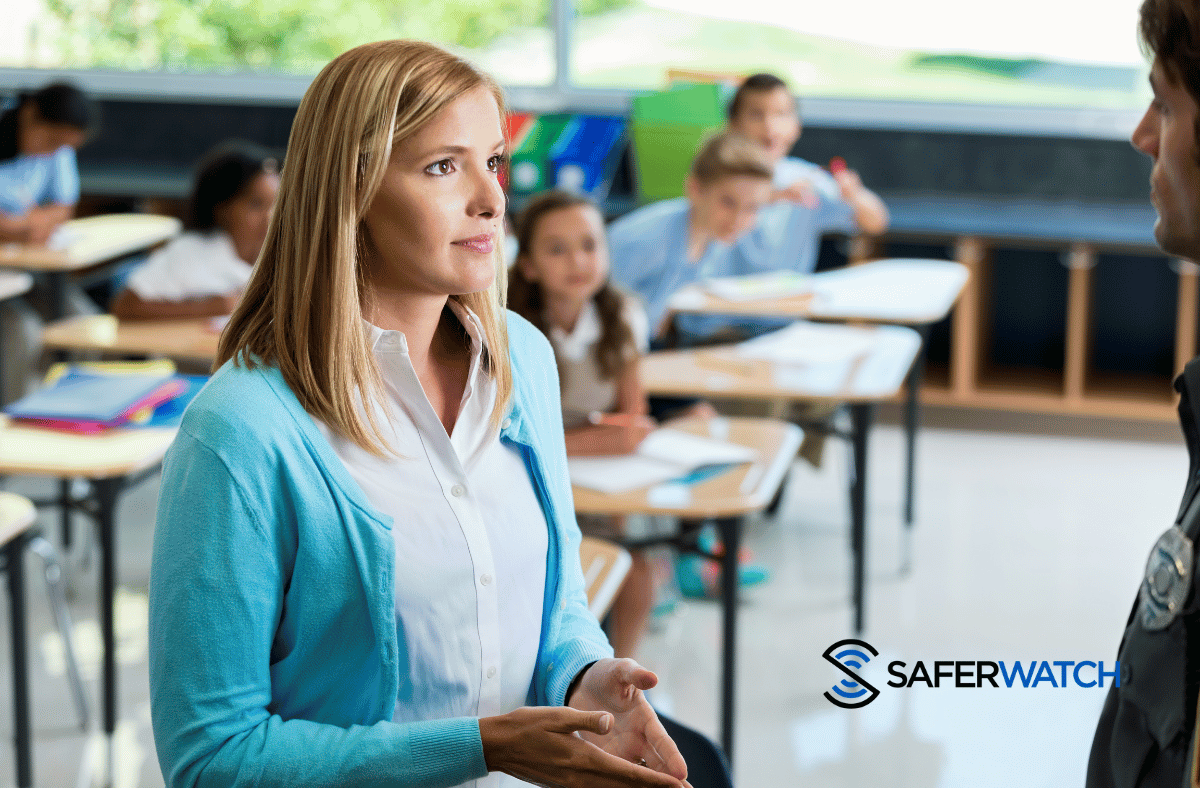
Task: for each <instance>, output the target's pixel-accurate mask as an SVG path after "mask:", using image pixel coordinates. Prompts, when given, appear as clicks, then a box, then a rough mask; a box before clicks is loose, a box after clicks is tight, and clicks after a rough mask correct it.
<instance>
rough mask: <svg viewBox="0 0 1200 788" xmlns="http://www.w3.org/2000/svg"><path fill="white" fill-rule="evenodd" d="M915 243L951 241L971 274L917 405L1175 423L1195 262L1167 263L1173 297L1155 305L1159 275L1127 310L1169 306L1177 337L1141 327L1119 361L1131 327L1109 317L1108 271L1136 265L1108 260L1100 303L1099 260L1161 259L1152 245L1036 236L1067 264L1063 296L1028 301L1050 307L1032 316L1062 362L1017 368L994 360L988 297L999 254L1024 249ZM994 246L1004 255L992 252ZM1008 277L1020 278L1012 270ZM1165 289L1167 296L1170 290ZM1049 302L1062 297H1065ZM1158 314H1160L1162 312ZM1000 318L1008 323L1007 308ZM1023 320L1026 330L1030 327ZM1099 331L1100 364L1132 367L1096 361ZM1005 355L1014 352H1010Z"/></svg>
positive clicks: (1002, 243) (1198, 302) (966, 239)
mask: <svg viewBox="0 0 1200 788" xmlns="http://www.w3.org/2000/svg"><path fill="white" fill-rule="evenodd" d="M904 237H905V239H906V240H908V239H911V238H912V237H913V234H912V233H906V234H905V236H904ZM922 240H925V241H926V242H928V243H931V244H936V243H944V244H948V245H949V248H951V249H952V250H953V256H954V258H955V259H956V260H957V261H958V262H960V263H962V264H963V265H965V266H967V268H968V270H969V271H970V280H969V281H968V283H967V286H966V287H965V288H964V290H963V294H962V297H961V298H960V300H959V302H958V305H957V306H956V307H955V309H954V312H953V313H952V315H951V319H950V320H951V328H950V352H949V359H948V361H947V360H943V359H938V360H937V361H936V362H931V363H930V364H929V367H928V369H927V371H926V377H925V384H924V386H923V387H922V392H921V398H922V401H923V402H926V403H928V404H930V405H935V406H943V407H953V408H970V409H981V410H998V411H1012V412H1020V413H1044V414H1060V415H1078V416H1087V417H1095V418H1113V419H1126V420H1137V421H1147V422H1174V421H1175V420H1176V419H1177V414H1176V396H1175V393H1174V390H1173V388H1172V385H1171V384H1172V378H1173V376H1174V374H1176V373H1178V372H1179V371H1180V370H1182V368H1183V365H1184V364H1185V363H1187V361H1189V360H1190V359H1192V358H1193V357H1194V356H1195V355H1196V352H1197V333H1198V332H1197V328H1198V326H1200V294H1198V290H1200V286H1198V279H1197V272H1198V271H1200V268H1198V267H1197V266H1196V265H1194V264H1192V263H1190V262H1187V261H1182V260H1175V261H1170V263H1171V266H1172V268H1173V269H1174V271H1175V274H1177V275H1176V276H1175V279H1176V286H1177V291H1176V292H1175V293H1174V299H1175V300H1174V303H1171V302H1169V301H1168V302H1167V303H1166V304H1165V305H1163V304H1160V303H1159V301H1162V300H1163V297H1164V296H1163V290H1164V284H1163V281H1164V280H1162V279H1161V274H1160V275H1159V276H1160V280H1159V284H1158V285H1157V289H1156V290H1153V289H1152V290H1151V291H1150V292H1151V293H1152V295H1150V296H1143V297H1142V298H1141V301H1140V302H1136V301H1133V300H1131V302H1130V304H1129V307H1128V308H1129V309H1130V310H1133V311H1135V312H1138V311H1139V310H1140V312H1139V313H1140V314H1145V313H1146V312H1145V310H1148V309H1163V310H1166V313H1167V314H1170V313H1171V312H1173V313H1174V314H1173V316H1172V318H1171V320H1173V323H1174V332H1173V333H1174V335H1173V336H1164V337H1163V342H1164V346H1163V347H1161V348H1156V347H1154V345H1153V335H1152V334H1151V335H1146V334H1145V332H1142V335H1140V336H1136V337H1131V339H1135V340H1136V342H1134V343H1133V347H1134V349H1133V350H1131V351H1130V353H1131V354H1132V355H1129V356H1128V357H1127V358H1126V359H1122V358H1120V357H1117V358H1115V359H1114V357H1113V354H1112V352H1111V348H1112V345H1111V342H1112V338H1113V337H1115V336H1116V337H1119V336H1122V335H1123V332H1125V331H1128V329H1127V328H1122V325H1125V326H1129V325H1130V323H1129V320H1130V315H1129V314H1122V315H1119V316H1117V317H1116V318H1114V314H1113V312H1112V304H1113V303H1114V298H1113V297H1112V288H1113V287H1114V279H1113V276H1116V277H1122V276H1129V275H1134V274H1135V273H1137V272H1138V270H1139V269H1138V268H1137V267H1136V266H1133V265H1130V264H1129V263H1128V261H1119V260H1118V261H1116V263H1115V265H1116V266H1117V267H1116V269H1115V270H1116V273H1115V274H1114V273H1113V271H1114V269H1104V270H1103V271H1102V272H1101V275H1102V276H1104V277H1107V279H1104V280H1102V286H1103V287H1105V288H1106V290H1105V291H1104V294H1105V296H1106V298H1102V299H1100V302H1099V305H1097V298H1096V293H1097V288H1096V268H1097V265H1102V266H1103V265H1111V264H1114V262H1113V258H1112V257H1111V254H1112V253H1113V252H1114V250H1116V251H1117V252H1118V253H1119V254H1129V253H1133V254H1135V255H1144V256H1146V257H1148V258H1151V257H1153V258H1159V259H1162V258H1164V257H1165V256H1164V255H1163V254H1162V253H1161V252H1160V251H1158V250H1157V249H1155V248H1154V247H1153V246H1149V245H1147V246H1145V247H1139V248H1137V249H1131V248H1130V246H1129V244H1128V243H1123V244H1115V245H1114V244H1109V243H1107V242H1101V243H1083V242H1079V241H1077V240H1074V239H1063V240H1061V241H1059V242H1054V241H1052V240H1048V239H1038V241H1037V243H1036V244H1032V243H1031V244H1030V246H1029V251H1030V252H1031V253H1035V254H1038V255H1040V256H1042V257H1043V258H1044V257H1045V256H1046V255H1045V253H1046V250H1047V249H1051V250H1056V251H1057V252H1058V254H1059V259H1060V260H1061V262H1062V265H1063V266H1064V267H1065V268H1066V269H1067V270H1066V272H1065V273H1066V287H1065V292H1064V291H1063V290H1062V289H1061V285H1059V286H1056V287H1055V288H1054V291H1053V292H1054V298H1053V299H1051V301H1053V303H1049V302H1047V291H1045V290H1039V289H1034V290H1032V291H1031V292H1030V298H1031V300H1036V301H1038V302H1041V303H1042V304H1043V306H1044V307H1045V309H1047V310H1053V312H1039V313H1038V314H1037V315H1036V316H1035V317H1036V318H1037V319H1036V320H1035V324H1036V325H1040V326H1042V327H1043V328H1042V330H1044V331H1047V332H1048V333H1047V336H1046V341H1047V342H1061V343H1062V348H1063V353H1062V362H1061V367H1050V368H1047V367H1046V366H1045V365H1046V359H1045V358H1041V357H1038V358H1031V359H1030V362H1031V365H1030V366H1029V367H1018V366H1015V365H1012V364H1011V363H1010V364H1007V365H1005V364H1001V363H997V362H998V358H997V357H998V356H999V357H1000V358H1006V356H1005V355H1004V354H997V353H996V352H994V348H995V346H996V343H997V342H1000V341H1003V339H1004V338H1003V337H1002V336H998V335H997V334H996V332H995V329H996V328H997V322H996V320H997V316H996V315H995V314H994V313H995V311H996V310H995V308H994V307H995V306H996V305H995V304H993V303H992V301H993V298H994V297H996V295H997V288H996V286H995V283H996V282H997V277H1003V276H1005V275H1006V273H1005V270H1004V269H1005V260H1007V259H1011V258H1012V256H1013V253H1014V252H1016V253H1018V254H1019V253H1020V250H1021V249H1023V248H1025V247H1024V245H1022V244H1021V243H1019V242H1014V240H1013V239H1011V238H1006V239H999V240H996V241H992V240H990V239H987V238H981V237H973V236H959V237H956V238H946V237H945V236H941V237H937V236H925V237H924V238H923V239H922ZM886 243H887V239H884V240H883V241H876V242H875V243H874V244H873V245H871V246H870V247H869V249H867V250H865V251H866V255H864V256H882V254H883V250H884V249H885V247H886ZM993 250H1003V252H1002V253H1000V254H993ZM1151 262H1152V261H1151ZM1122 267H1123V268H1122ZM1160 270H1161V269H1160ZM1126 271H1128V272H1130V273H1128V274H1127V273H1125V272H1126ZM1012 275H1015V276H1019V275H1020V273H1019V270H1018V271H1017V272H1014V273H1013V274H1012ZM1058 281H1062V280H1061V279H1058ZM1166 281H1169V280H1166ZM1030 287H1031V288H1037V287H1038V285H1037V283H1031V284H1030ZM1136 289H1137V288H1131V290H1136ZM1014 290H1019V288H1014V287H1013V286H1012V283H1011V281H1010V282H1008V283H1006V287H1005V290H1004V291H1005V292H1007V293H1009V295H1008V296H1005V298H1006V299H1008V298H1011V297H1012V296H1011V293H1012V292H1013V291H1014ZM1166 293H1167V295H1168V297H1169V296H1170V290H1169V288H1168V289H1167V290H1166ZM1055 299H1064V300H1065V302H1064V301H1057V300H1055ZM1118 303H1119V301H1118ZM1005 304H1006V305H1011V301H1008V300H1006V301H1005ZM1106 310H1107V311H1106ZM1157 314H1159V315H1162V314H1163V312H1161V311H1160V312H1158V313H1157ZM1006 319H1007V320H1008V322H1009V323H1011V322H1012V316H1011V314H1010V315H1008V316H1007V317H1006ZM1106 320H1107V321H1108V322H1105V321H1106ZM1058 321H1063V322H1058ZM1163 322H1168V325H1169V324H1170V322H1169V321H1162V320H1160V321H1159V328H1158V329H1156V331H1162V324H1163ZM1022 325H1023V327H1028V326H1029V325H1030V324H1029V323H1025V324H1022ZM1047 327H1048V328H1047ZM1001 329H1002V326H1001ZM1036 330H1037V329H1036V328H1035V329H1034V331H1035V332H1036ZM1098 335H1099V336H1100V337H1101V338H1102V339H1103V340H1104V341H1107V342H1108V343H1109V344H1108V345H1106V346H1104V349H1105V351H1106V352H1105V353H1104V354H1103V355H1105V356H1106V359H1100V360H1099V365H1100V366H1102V367H1103V366H1111V367H1128V369H1130V370H1132V371H1128V372H1125V371H1120V372H1118V371H1113V370H1110V369H1103V368H1099V367H1098V366H1097V360H1096V359H1094V358H1093V356H1094V355H1098V354H1097V353H1096V352H1095V349H1096V348H1097V347H1098V346H1097V344H1096V341H1097V336H1098ZM1027 338H1028V337H1026V339H1027ZM1034 339H1035V340H1036V339H1037V337H1036V336H1035V337H1034ZM1147 348H1149V350H1151V351H1153V353H1154V354H1155V357H1156V358H1158V359H1160V360H1159V361H1153V360H1150V359H1149V357H1148V356H1146V355H1145V354H1146V352H1147ZM1007 355H1008V356H1013V354H1012V353H1009V354H1007ZM1018 355H1019V354H1018ZM1043 355H1044V354H1043ZM1164 355H1166V356H1167V357H1168V358H1172V359H1173V360H1174V370H1173V372H1172V373H1171V374H1167V370H1165V369H1163V370H1162V371H1161V372H1160V371H1159V368H1160V367H1162V366H1163V364H1162V363H1161V359H1162V357H1163V356H1164ZM1015 358H1016V357H1015V356H1014V360H1015ZM1127 361H1128V363H1126V362H1127ZM1018 363H1019V362H1018Z"/></svg>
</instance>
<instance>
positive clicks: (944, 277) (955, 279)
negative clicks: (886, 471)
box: [668, 259, 968, 527]
mask: <svg viewBox="0 0 1200 788" xmlns="http://www.w3.org/2000/svg"><path fill="white" fill-rule="evenodd" d="M967 278H968V270H967V267H966V266H964V265H962V264H960V263H955V262H951V261H950V260H924V259H892V260H876V261H874V262H870V263H863V264H861V265H853V266H849V267H847V268H839V269H836V270H832V271H823V272H821V273H819V274H814V275H813V276H812V277H810V278H809V280H808V282H809V284H808V285H806V286H807V288H808V289H807V290H806V292H803V293H799V294H796V295H791V296H785V297H764V298H754V299H748V300H734V299H730V298H723V297H721V296H719V295H716V294H714V293H712V292H709V291H708V290H707V289H705V287H704V285H703V284H695V285H691V286H689V287H686V288H684V289H683V290H680V291H679V292H678V293H676V294H675V295H674V296H673V297H672V298H671V301H670V303H669V304H668V307H669V308H670V309H671V310H672V311H675V312H693V313H698V314H706V315H730V316H740V317H776V318H779V317H782V318H795V319H808V320H822V321H831V322H832V321H837V322H860V323H878V324H884V325H898V326H909V327H911V328H913V329H915V330H916V331H917V332H918V333H919V334H920V337H921V346H920V352H919V353H918V354H917V358H916V360H915V362H914V363H913V365H912V370H911V372H910V373H909V376H908V380H907V390H906V397H905V419H904V428H905V460H906V465H905V488H904V489H905V494H904V522H905V525H907V526H910V527H911V526H912V523H913V517H914V508H915V504H914V498H915V495H914V488H915V483H916V470H915V468H916V451H917V449H916V447H917V431H918V429H919V427H920V420H921V402H920V390H921V383H922V382H923V379H924V376H925V353H926V342H927V340H928V339H929V330H930V327H932V326H933V324H934V323H937V322H938V321H940V320H943V319H944V318H945V317H946V315H948V314H949V313H950V310H951V309H952V308H953V307H954V304H955V303H956V302H957V301H958V298H959V296H960V295H961V294H962V291H963V288H964V287H966V284H967Z"/></svg>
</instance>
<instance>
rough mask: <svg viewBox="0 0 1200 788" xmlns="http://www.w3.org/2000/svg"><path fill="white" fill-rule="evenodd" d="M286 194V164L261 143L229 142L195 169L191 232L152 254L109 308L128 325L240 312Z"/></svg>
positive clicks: (132, 275) (190, 218)
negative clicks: (282, 179)
mask: <svg viewBox="0 0 1200 788" xmlns="http://www.w3.org/2000/svg"><path fill="white" fill-rule="evenodd" d="M278 191H279V165H278V162H277V160H276V159H275V157H274V156H272V155H271V154H270V153H268V152H267V151H266V150H265V149H263V148H260V147H259V146H257V145H254V144H251V143H248V142H240V141H230V142H226V143H222V144H221V145H218V146H217V147H216V148H214V149H213V150H212V151H210V152H209V153H208V154H207V155H206V156H205V157H204V159H203V160H202V161H201V162H200V165H199V166H198V167H197V169H196V176H195V180H194V183H193V186H192V194H191V198H190V200H189V206H188V220H187V228H188V229H187V231H186V232H184V233H183V234H182V235H180V236H178V237H177V238H175V239H174V240H172V241H171V242H170V243H168V244H167V245H166V246H164V247H163V248H162V249H159V250H157V251H156V252H154V253H153V254H151V255H150V258H149V259H148V260H147V261H146V262H145V263H143V264H142V265H141V266H139V267H138V268H137V269H136V270H135V271H134V272H133V273H132V274H131V275H130V276H129V278H128V279H127V280H126V282H125V289H124V290H122V291H121V292H120V293H119V294H118V295H117V297H116V299H114V301H113V303H112V305H111V307H110V309H111V311H112V313H113V314H115V315H116V316H117V317H119V318H122V319H134V320H137V319H148V318H171V317H215V316H218V315H228V314H230V313H231V312H233V307H234V305H235V304H236V303H237V299H238V298H239V297H240V296H241V294H242V290H243V288H245V286H246V282H247V281H248V280H249V279H250V271H251V268H252V267H253V265H254V261H255V260H256V259H258V253H259V251H260V250H261V249H262V245H263V241H265V240H266V237H267V225H268V223H269V222H270V220H271V211H272V210H273V209H274V207H275V196H276V194H277V193H278Z"/></svg>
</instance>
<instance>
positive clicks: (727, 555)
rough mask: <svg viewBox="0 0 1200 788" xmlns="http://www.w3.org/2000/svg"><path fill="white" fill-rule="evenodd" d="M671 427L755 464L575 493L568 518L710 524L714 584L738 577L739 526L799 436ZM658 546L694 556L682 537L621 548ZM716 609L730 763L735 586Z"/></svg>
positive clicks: (781, 427)
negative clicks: (621, 489)
mask: <svg viewBox="0 0 1200 788" xmlns="http://www.w3.org/2000/svg"><path fill="white" fill-rule="evenodd" d="M670 426H671V427H672V428H675V429H680V430H685V431H687V432H692V433H695V434H697V435H704V436H711V437H715V438H718V439H721V440H727V441H729V442H730V443H736V444H739V445H742V446H748V447H750V448H752V449H754V450H755V451H756V452H757V453H758V459H757V460H755V461H754V462H752V463H743V464H742V465H739V466H737V467H735V468H733V469H731V470H729V471H727V472H725V473H722V474H720V475H718V476H714V477H712V478H710V479H706V480H704V481H702V482H699V483H697V484H693V485H689V486H686V487H685V486H682V485H671V484H666V485H662V484H660V485H654V486H651V487H643V488H641V489H638V490H632V491H630V492H626V493H620V494H610V493H601V492H597V491H596V490H589V489H586V488H583V487H578V486H577V487H574V488H573V493H574V496H575V511H576V512H579V513H581V514H595V515H627V514H648V515H667V516H672V517H677V518H679V519H681V520H698V519H710V518H712V519H714V520H715V521H716V524H717V528H718V529H719V530H720V532H721V539H722V543H723V544H724V552H723V553H722V555H721V556H720V559H719V560H720V561H721V576H722V577H723V578H728V577H737V571H738V567H737V555H738V551H739V549H740V544H741V536H742V524H743V519H744V518H745V517H746V515H749V514H753V513H754V512H758V511H762V510H763V509H765V508H767V506H768V505H769V504H770V503H771V499H772V498H774V497H775V492H776V491H777V490H778V489H779V485H780V484H782V483H783V477H784V475H785V474H786V473H787V470H788V468H789V467H790V465H791V463H792V459H793V458H795V456H796V452H797V450H799V448H800V439H801V437H802V433H801V431H800V428H799V427H797V426H796V425H794V424H788V423H787V422H784V421H779V420H776V419H753V418H718V419H713V420H712V421H711V422H709V421H704V420H700V419H688V420H680V421H674V422H671V425H670ZM693 536H694V534H693ZM664 542H665V543H670V544H673V545H675V546H677V547H685V548H687V549H690V550H692V551H693V552H699V550H698V548H696V547H695V546H694V544H692V543H689V542H688V541H687V535H681V536H680V537H669V538H667V539H666V540H664V539H661V538H658V539H648V540H643V541H637V542H630V543H627V544H626V546H627V547H629V548H630V549H640V548H645V547H650V546H652V545H657V544H663V543H664ZM721 609H722V620H723V625H722V630H723V632H722V652H721V654H722V656H721V745H722V747H724V749H725V754H726V756H727V757H729V758H730V760H732V759H733V708H734V694H735V681H734V679H735V673H734V670H735V656H736V645H737V583H736V582H735V583H727V582H725V583H722V584H721Z"/></svg>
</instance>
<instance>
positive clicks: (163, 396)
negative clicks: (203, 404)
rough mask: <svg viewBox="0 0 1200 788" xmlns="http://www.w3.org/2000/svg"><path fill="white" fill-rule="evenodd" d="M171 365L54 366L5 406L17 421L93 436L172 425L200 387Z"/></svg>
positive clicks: (198, 377)
mask: <svg viewBox="0 0 1200 788" xmlns="http://www.w3.org/2000/svg"><path fill="white" fill-rule="evenodd" d="M207 379H208V378H207V377H205V376H203V375H178V374H176V373H175V367H174V365H173V364H171V363H170V362H144V363H120V362H118V363H110V364H105V363H96V364H85V365H66V364H58V365H55V366H54V367H52V368H51V370H50V373H49V375H47V378H46V382H47V385H46V386H45V387H44V388H41V389H39V390H38V391H36V392H34V393H33V394H30V395H29V396H27V397H24V398H22V399H19V400H17V401H16V402H13V403H12V404H10V405H8V406H7V407H6V408H4V412H5V413H6V414H8V416H9V417H10V418H11V419H12V420H13V421H14V422H16V423H19V424H30V425H34V426H38V427H45V428H48V429H57V430H66V431H68V432H76V433H82V434H88V435H90V434H95V433H99V432H103V431H105V430H108V429H112V428H113V427H122V426H175V425H177V424H178V423H179V419H180V418H181V417H182V415H183V409H184V408H185V407H186V406H187V403H188V402H190V401H191V399H192V397H194V396H195V395H196V393H197V392H199V391H200V389H201V388H202V387H203V385H204V382H205V381H207Z"/></svg>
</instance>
